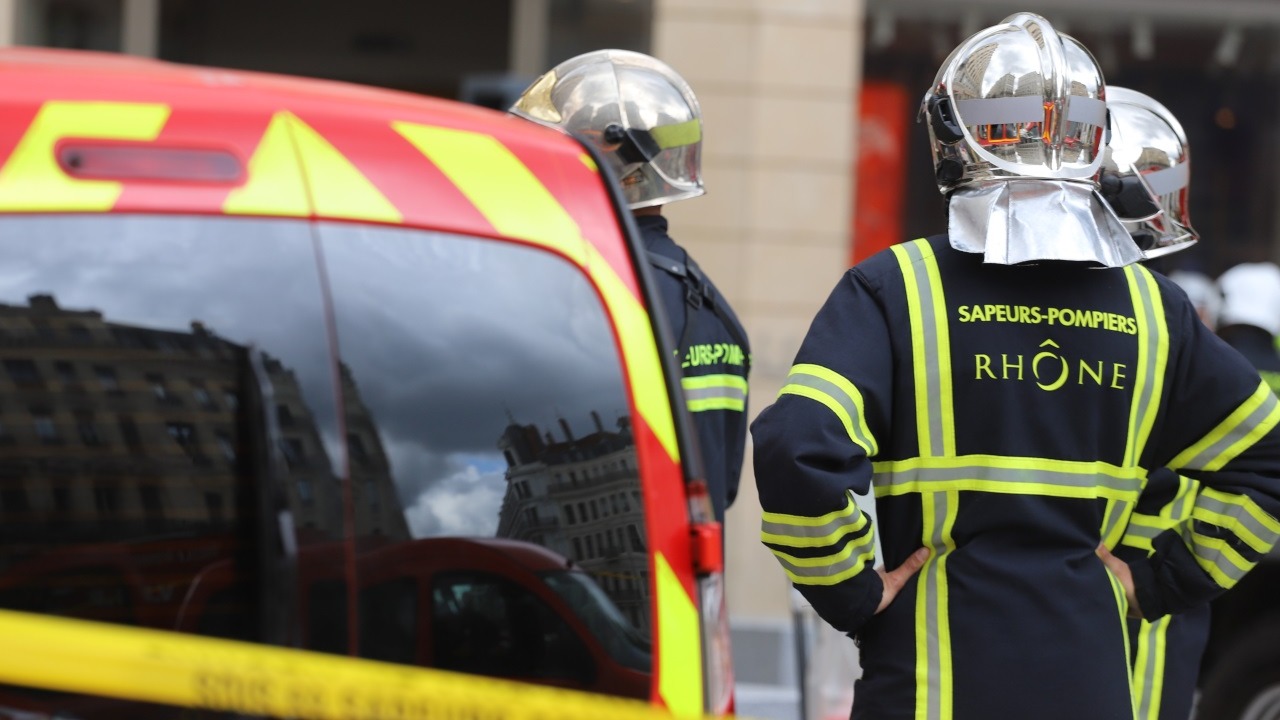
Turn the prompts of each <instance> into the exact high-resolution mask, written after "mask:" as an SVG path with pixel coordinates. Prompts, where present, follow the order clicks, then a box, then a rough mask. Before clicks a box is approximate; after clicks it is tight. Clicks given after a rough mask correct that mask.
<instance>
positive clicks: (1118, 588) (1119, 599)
mask: <svg viewBox="0 0 1280 720" xmlns="http://www.w3.org/2000/svg"><path fill="white" fill-rule="evenodd" d="M1103 571H1104V572H1106V574H1107V580H1108V581H1110V582H1111V595H1112V596H1113V597H1114V598H1115V601H1116V609H1117V610H1119V611H1120V612H1119V615H1120V617H1119V621H1120V628H1119V629H1120V636H1121V637H1123V638H1124V657H1125V659H1126V660H1128V659H1129V658H1130V657H1132V655H1131V654H1130V646H1129V621H1128V617H1129V598H1128V596H1127V595H1125V593H1124V586H1122V585H1121V584H1120V579H1119V578H1117V577H1116V576H1115V574H1114V573H1112V572H1111V568H1108V567H1107V566H1106V565H1103ZM1125 680H1126V681H1127V682H1128V684H1129V701H1130V703H1132V705H1131V707H1132V708H1133V712H1134V714H1135V717H1136V714H1137V712H1138V698H1137V695H1136V694H1135V693H1134V688H1133V675H1132V673H1130V674H1127V675H1126V676H1125Z"/></svg>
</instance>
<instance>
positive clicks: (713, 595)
mask: <svg viewBox="0 0 1280 720" xmlns="http://www.w3.org/2000/svg"><path fill="white" fill-rule="evenodd" d="M688 491H689V519H690V521H691V526H690V530H691V533H692V537H691V538H690V540H691V550H692V553H693V568H694V572H695V573H696V574H697V576H698V608H699V612H700V613H701V618H700V619H701V623H700V624H701V627H702V683H703V708H704V709H705V710H706V712H707V713H708V714H711V715H727V714H729V713H731V712H732V711H733V654H732V649H731V647H730V644H729V612H728V608H727V607H726V606H725V597H724V593H725V588H724V536H723V532H722V530H721V526H720V523H718V522H716V520H715V514H714V512H713V510H712V506H711V496H710V495H709V494H708V492H707V484H706V483H705V482H703V481H701V480H697V481H694V482H692V483H689V486H688Z"/></svg>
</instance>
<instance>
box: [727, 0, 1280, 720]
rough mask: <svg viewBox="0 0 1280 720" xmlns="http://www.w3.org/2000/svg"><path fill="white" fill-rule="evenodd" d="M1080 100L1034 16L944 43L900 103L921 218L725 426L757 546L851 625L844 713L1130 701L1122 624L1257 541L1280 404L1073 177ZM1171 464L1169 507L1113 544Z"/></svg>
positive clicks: (1034, 708)
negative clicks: (775, 381)
mask: <svg viewBox="0 0 1280 720" xmlns="http://www.w3.org/2000/svg"><path fill="white" fill-rule="evenodd" d="M1105 97H1106V92H1105V87H1104V84H1103V80H1102V75H1101V72H1100V71H1099V70H1098V68H1097V64H1096V62H1095V61H1094V60H1093V58H1092V56H1091V55H1090V54H1089V53H1088V51H1087V50H1086V49H1085V48H1083V47H1082V46H1081V45H1079V44H1078V43H1077V42H1076V41H1074V40H1073V39H1071V38H1069V37H1066V36H1062V35H1059V34H1058V33H1056V32H1055V31H1054V29H1053V28H1052V27H1051V26H1050V24H1049V23H1048V22H1047V21H1045V20H1044V19H1043V18H1041V17H1039V16H1036V15H1032V14H1025V13H1023V14H1018V15H1014V16H1011V17H1009V18H1007V19H1006V20H1005V21H1003V22H1002V23H1000V24H999V25H996V26H993V27H991V28H987V29H985V30H982V31H980V32H979V33H977V34H976V35H974V36H973V37H971V38H969V39H968V40H966V41H965V42H964V43H962V44H961V46H960V47H958V48H957V49H956V50H955V51H954V52H953V53H952V54H951V56H950V57H949V58H948V60H947V62H946V63H944V65H943V67H942V69H941V70H940V72H939V75H938V77H937V80H936V81H935V83H934V85H933V87H932V88H931V89H930V91H929V93H928V94H927V95H926V98H925V102H924V106H923V108H922V109H923V111H924V112H925V114H926V116H927V118H928V121H929V132H930V135H931V140H932V144H933V152H934V167H935V171H936V175H937V178H938V184H939V188H940V189H941V190H942V192H943V193H944V194H945V195H946V196H947V197H948V200H949V203H948V207H949V221H948V233H947V234H946V235H938V236H934V237H930V238H925V239H921V240H916V241H912V242H908V243H904V244H902V245H898V246H895V247H892V248H890V249H889V250H887V251H885V252H882V253H880V254H878V255H876V256H873V257H872V258H870V259H868V260H867V261H865V262H863V263H861V264H859V265H858V266H857V267H855V268H853V269H851V270H850V271H849V272H848V273H846V275H845V277H844V278H843V279H842V280H841V281H840V283H839V284H838V285H837V286H836V288H835V289H834V290H833V291H832V293H831V295H830V297H829V298H828V300H827V302H826V304H825V305H824V306H823V307H822V309H821V310H820V311H819V312H818V314H817V316H816V317H815V318H814V320H813V323H812V325H811V327H810V329H809V332H808V334H807V336H806V338H805V340H804V342H803V344H802V345H801V347H800V350H799V351H798V353H797V355H796V359H795V364H794V365H793V367H792V370H791V373H790V375H789V377H788V380H787V384H786V385H785V386H784V387H783V389H782V391H781V393H780V394H779V396H778V399H777V400H776V401H775V402H774V404H773V405H771V406H770V407H768V408H766V409H765V410H764V411H763V412H762V413H761V414H760V416H759V417H758V418H757V420H756V421H755V422H754V423H753V425H752V428H751V430H752V434H753V437H754V440H755V444H754V446H755V455H754V462H755V470H756V481H757V484H758V487H759V491H760V502H761V505H762V507H763V509H764V511H765V512H764V517H763V528H762V539H763V541H764V542H765V544H766V545H767V546H768V547H769V549H770V550H772V551H773V553H774V555H775V556H776V557H777V559H778V561H779V563H780V564H781V565H782V567H783V569H784V571H785V572H786V574H787V576H788V577H789V578H790V579H791V581H792V583H793V584H794V585H795V587H796V588H797V589H798V590H799V591H800V592H801V593H802V594H803V595H804V596H805V598H806V599H807V600H808V601H809V602H810V603H811V604H812V605H813V607H814V609H815V610H816V611H817V612H818V613H819V614H820V615H821V616H822V618H823V619H824V620H825V621H826V622H828V623H830V624H831V625H832V626H834V627H835V628H837V629H839V630H842V631H844V632H847V633H849V634H850V635H853V636H854V637H856V639H857V640H858V641H859V643H860V647H861V651H860V653H859V656H860V658H861V662H862V667H863V673H862V677H861V678H860V679H859V680H858V682H857V684H856V686H855V690H854V707H853V717H854V718H860V719H867V720H870V719H875V720H884V719H895V718H911V719H914V720H988V719H990V718H1038V719H1044V720H1057V719H1062V720H1078V719H1079V718H1091V719H1096V720H1116V719H1119V718H1124V719H1126V720H1128V719H1131V718H1133V717H1134V713H1135V699H1134V694H1133V690H1132V680H1131V670H1130V658H1129V648H1128V633H1127V631H1126V619H1127V616H1128V615H1129V614H1130V613H1134V614H1142V615H1144V616H1145V617H1147V618H1148V619H1156V618H1159V617H1163V616H1165V615H1167V614H1169V613H1176V612H1181V611H1184V610H1187V609H1190V608H1193V607H1197V606H1199V605H1202V604H1203V603H1205V602H1207V601H1208V600H1209V599H1210V598H1212V597H1214V596H1215V595H1217V594H1219V593H1221V592H1223V591H1224V590H1225V589H1226V588H1229V587H1231V586H1232V585H1234V584H1235V583H1236V582H1237V581H1238V580H1239V579H1240V577H1241V576H1243V575H1244V573H1246V572H1247V571H1248V570H1249V569H1250V568H1251V567H1252V566H1253V565H1254V564H1255V563H1256V562H1257V560H1258V559H1259V558H1260V557H1261V556H1262V554H1264V553H1265V552H1266V551H1267V550H1268V549H1269V547H1270V546H1271V545H1274V544H1275V542H1276V541H1277V540H1278V539H1280V520H1277V519H1276V518H1277V516H1280V432H1278V431H1277V426H1280V404H1278V403H1277V401H1276V399H1275V396H1273V395H1272V394H1271V392H1270V391H1269V389H1268V388H1266V387H1265V386H1264V385H1262V384H1261V383H1260V381H1259V378H1258V376H1257V373H1256V372H1254V371H1253V369H1252V368H1250V367H1249V366H1248V364H1247V363H1246V362H1245V361H1244V360H1243V358H1241V357H1240V356H1239V354H1238V353H1235V352H1233V351H1231V350H1230V349H1229V348H1228V347H1226V346H1225V345H1224V344H1223V343H1222V342H1221V341H1220V340H1218V338H1216V337H1215V336H1214V335H1213V334H1212V333H1210V332H1209V331H1208V330H1207V329H1206V328H1205V327H1204V326H1203V324H1202V323H1200V321H1199V320H1198V318H1197V317H1196V314H1195V310H1194V309H1193V308H1192V307H1191V305H1190V303H1189V302H1188V301H1187V299H1186V296H1185V295H1184V294H1183V293H1182V292H1181V291H1179V290H1178V289H1177V288H1176V287H1175V286H1173V284H1172V283H1171V282H1169V281H1168V280H1167V279H1165V278H1164V277H1162V276H1159V275H1156V274H1154V273H1152V272H1150V271H1149V270H1147V269H1146V268H1144V267H1143V266H1142V265H1140V264H1139V261H1140V260H1142V259H1143V257H1144V255H1143V251H1142V250H1141V249H1140V248H1139V247H1138V246H1137V245H1136V243H1134V241H1133V239H1132V238H1131V237H1130V235H1129V234H1128V232H1127V231H1126V229H1125V228H1124V226H1123V225H1122V224H1121V222H1120V220H1119V218H1117V217H1116V215H1115V213H1114V212H1113V211H1112V210H1111V209H1110V207H1109V206H1108V205H1107V203H1106V202H1105V200H1103V199H1102V197H1101V196H1100V195H1099V193H1098V188H1099V186H1098V184H1097V182H1096V180H1095V178H1096V177H1097V174H1098V173H1099V171H1100V166H1101V160H1102V150H1103V147H1104V144H1105V135H1106V128H1107V119H1106V112H1107V110H1106V106H1105V103H1104V100H1103V98H1105ZM1171 474H1180V475H1184V476H1186V477H1189V478H1192V479H1194V480H1197V481H1198V482H1200V483H1201V485H1202V489H1201V491H1200V492H1199V493H1197V495H1196V496H1195V500H1194V503H1193V505H1194V507H1193V513H1194V515H1195V522H1183V523H1179V524H1177V525H1176V526H1175V527H1172V528H1170V529H1168V530H1165V531H1163V532H1160V533H1159V534H1158V535H1156V536H1155V537H1154V538H1152V540H1151V546H1152V552H1151V554H1150V555H1149V556H1143V557H1141V558H1138V559H1134V560H1133V561H1131V562H1129V563H1127V564H1126V563H1125V562H1124V561H1122V560H1120V559H1118V558H1116V557H1115V556H1113V555H1112V554H1111V553H1110V550H1111V549H1114V548H1115V547H1117V546H1118V545H1119V543H1120V540H1121V538H1122V537H1123V536H1124V534H1125V532H1126V529H1127V527H1128V525H1129V519H1130V517H1131V516H1132V515H1133V512H1134V508H1135V506H1136V505H1137V504H1138V502H1139V500H1140V498H1141V496H1142V494H1143V489H1144V487H1146V486H1148V485H1152V486H1158V485H1163V484H1165V483H1166V482H1171V481H1168V480H1167V478H1169V476H1170V475H1171ZM868 491H871V492H873V493H874V496H875V510H876V513H875V514H876V517H877V518H878V523H877V527H876V528H873V527H872V523H871V521H870V518H869V517H868V515H867V514H866V513H865V512H864V510H863V508H861V507H859V504H858V502H857V500H856V494H862V493H865V492H868ZM873 532H877V533H878V535H879V540H880V545H881V546H882V548H883V552H884V565H885V568H892V570H887V569H881V568H878V567H877V566H876V558H875V552H874V547H875V545H874V539H873Z"/></svg>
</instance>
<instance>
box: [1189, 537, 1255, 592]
mask: <svg viewBox="0 0 1280 720" xmlns="http://www.w3.org/2000/svg"><path fill="white" fill-rule="evenodd" d="M1190 536H1191V553H1192V555H1194V556H1195V559H1196V563H1197V564H1199V565H1200V567H1201V569H1203V570H1204V571H1205V572H1206V573H1208V574H1209V576H1210V577H1212V578H1213V580H1214V582H1216V583H1218V584H1219V585H1221V586H1222V587H1223V588H1224V589H1227V590H1230V589H1231V588H1232V587H1234V586H1235V584H1236V583H1237V582H1239V581H1240V578H1242V577H1244V576H1245V574H1247V573H1248V572H1249V571H1250V570H1252V569H1253V566H1254V565H1255V564H1256V563H1252V562H1249V561H1248V560H1245V559H1244V558H1243V557H1242V556H1241V555H1240V553H1239V552H1237V551H1236V549H1235V548H1233V547H1231V544H1230V543H1228V542H1227V541H1225V540H1222V539H1221V538H1212V537H1207V536H1205V535H1201V534H1200V533H1197V532H1192V533H1191V534H1190Z"/></svg>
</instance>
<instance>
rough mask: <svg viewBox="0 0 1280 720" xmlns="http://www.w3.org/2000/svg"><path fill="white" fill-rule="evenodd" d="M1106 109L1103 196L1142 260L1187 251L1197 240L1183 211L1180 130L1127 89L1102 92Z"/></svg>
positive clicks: (1185, 174) (1185, 160)
mask: <svg viewBox="0 0 1280 720" xmlns="http://www.w3.org/2000/svg"><path fill="white" fill-rule="evenodd" d="M1107 109H1108V110H1109V111H1110V114H1111V141H1110V142H1109V143H1108V144H1107V149H1106V153H1105V155H1104V158H1103V162H1102V175H1101V177H1100V178H1099V185H1100V188H1101V191H1102V196H1103V197H1104V198H1106V200H1107V202H1108V203H1109V204H1110V205H1111V209H1112V210H1115V212H1116V216H1117V217H1119V218H1120V220H1121V222H1123V223H1124V226H1125V229H1127V230H1128V231H1129V234H1130V235H1132V236H1133V240H1134V242H1136V243H1138V247H1140V248H1142V252H1143V255H1144V256H1145V257H1147V258H1155V257H1160V256H1161V255H1168V254H1169V253H1173V252H1177V251H1179V250H1185V249H1187V248H1189V247H1191V246H1192V245H1194V244H1195V242H1196V241H1197V240H1198V239H1199V235H1198V234H1197V233H1196V231H1195V229H1194V228H1192V227H1191V216H1190V214H1189V213H1188V211H1187V194H1188V186H1189V184H1190V182H1191V173H1190V165H1189V163H1190V150H1189V149H1188V147H1187V135H1186V133H1185V132H1183V131H1182V125H1180V124H1179V123H1178V119H1177V118H1175V117H1174V116H1173V113H1171V112H1169V111H1168V109H1166V108H1165V106H1163V105H1161V104H1160V103H1158V102H1156V101H1155V100H1153V99H1152V98H1150V97H1148V96H1147V95H1144V94H1142V93H1140V92H1136V91H1134V90H1130V89H1128V88H1122V87H1109V88H1107Z"/></svg>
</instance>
